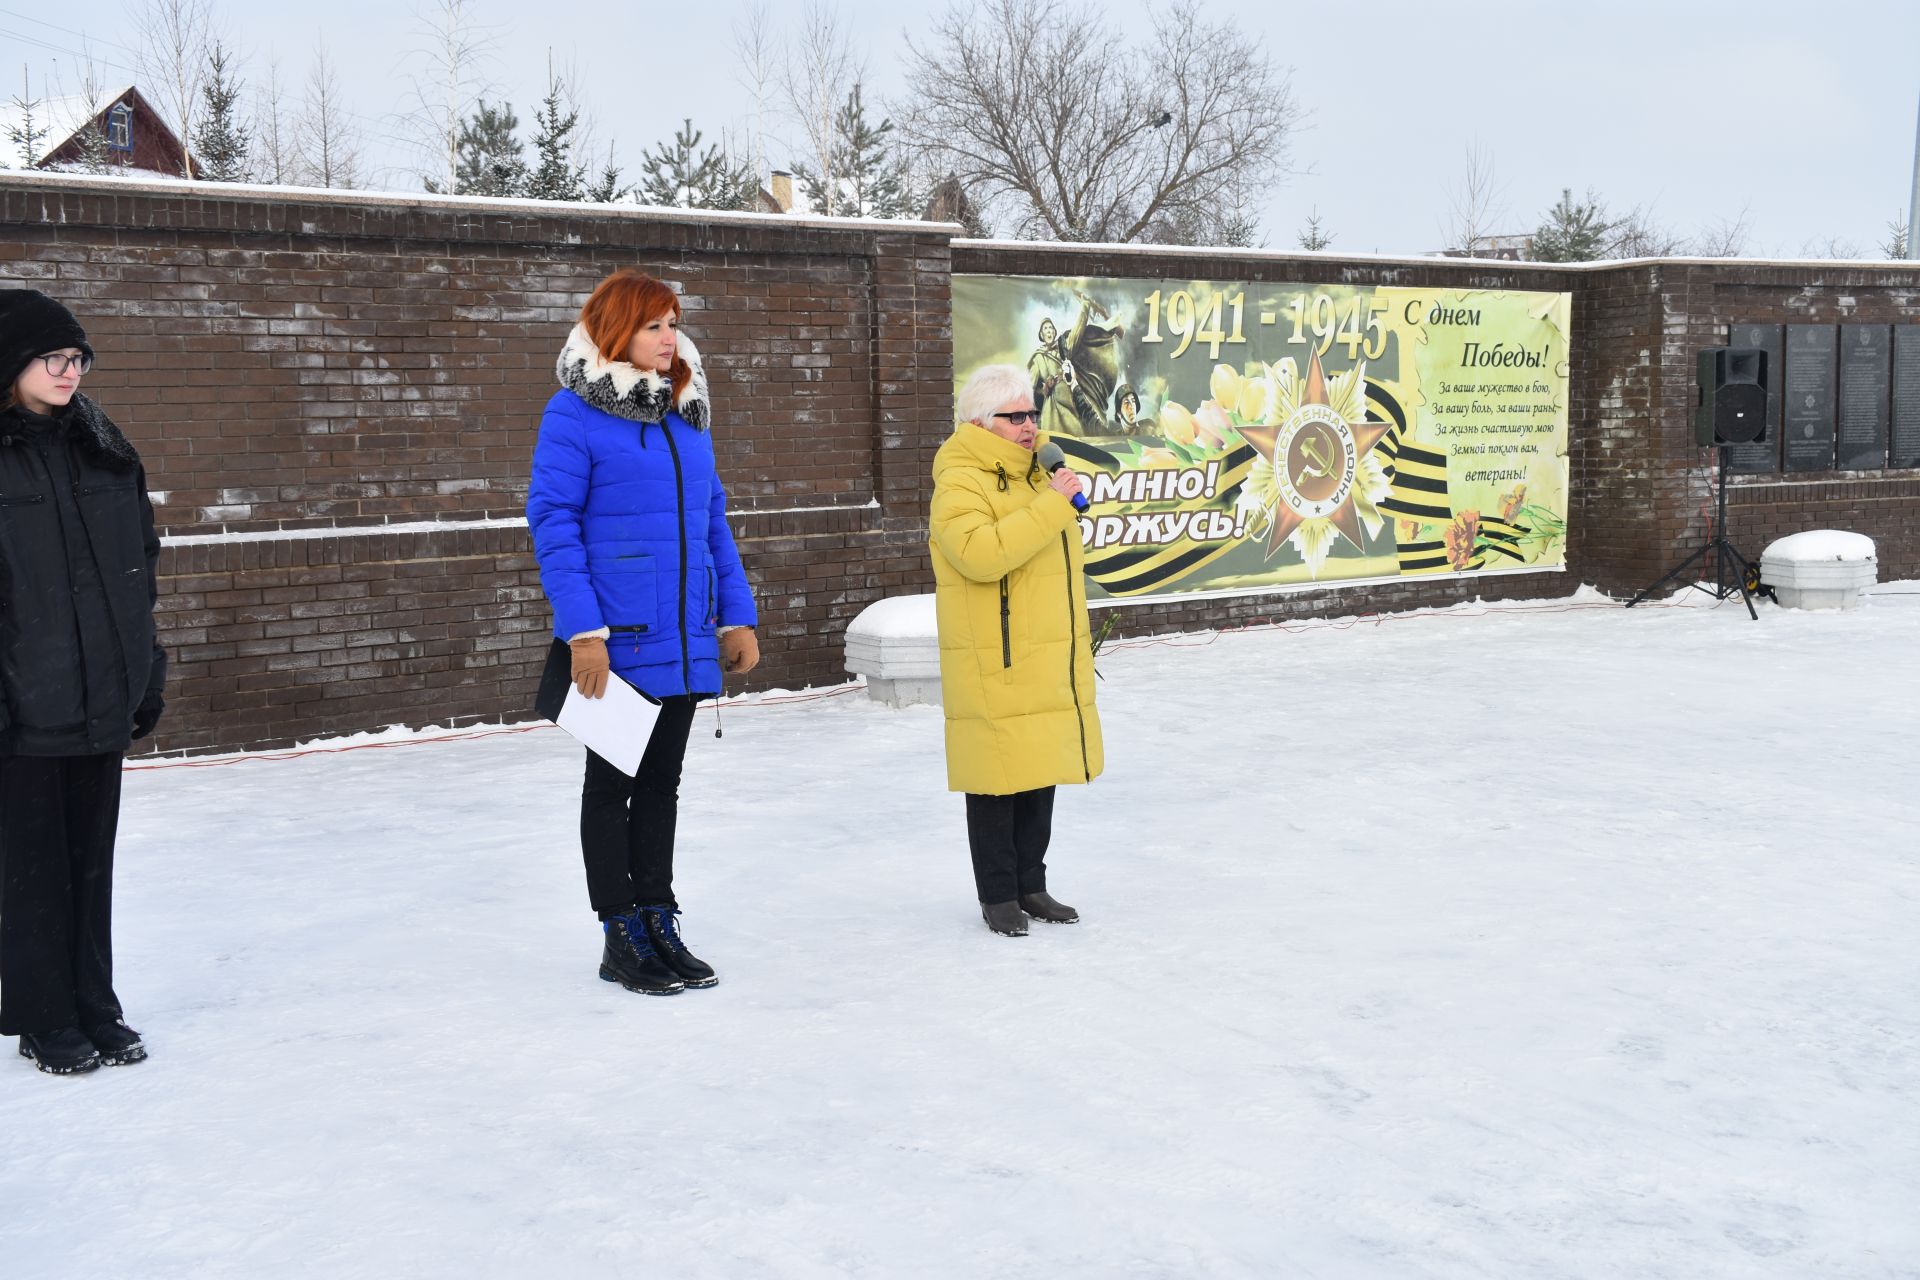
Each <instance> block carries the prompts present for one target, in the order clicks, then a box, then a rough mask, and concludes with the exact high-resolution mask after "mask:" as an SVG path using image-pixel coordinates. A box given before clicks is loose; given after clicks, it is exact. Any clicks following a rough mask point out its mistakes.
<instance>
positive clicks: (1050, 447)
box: [1033, 440, 1087, 511]
mask: <svg viewBox="0 0 1920 1280" xmlns="http://www.w3.org/2000/svg"><path fill="white" fill-rule="evenodd" d="M1033 456H1034V457H1036V458H1038V459H1039V460H1040V465H1041V466H1043V467H1045V468H1046V469H1047V474H1048V475H1052V474H1053V473H1054V472H1056V471H1058V470H1060V468H1062V467H1064V466H1066V465H1067V455H1066V454H1065V453H1063V452H1061V449H1060V446H1059V445H1057V444H1055V443H1054V442H1053V441H1051V440H1049V441H1047V442H1046V443H1045V444H1043V445H1041V446H1040V451H1039V452H1038V453H1036V454H1034V455H1033ZM1073 509H1074V510H1075V511H1085V510H1086V509H1087V495H1086V494H1084V493H1076V494H1074V495H1073Z"/></svg>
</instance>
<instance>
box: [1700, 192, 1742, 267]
mask: <svg viewBox="0 0 1920 1280" xmlns="http://www.w3.org/2000/svg"><path fill="white" fill-rule="evenodd" d="M1751 209H1752V206H1751V205H1742V206H1741V207H1740V213H1739V215H1738V216H1737V217H1733V218H1722V219H1720V221H1718V222H1716V223H1714V224H1713V225H1712V226H1709V227H1702V228H1701V230H1700V234H1699V235H1697V236H1695V237H1694V238H1693V240H1692V241H1691V242H1690V243H1689V244H1688V245H1687V252H1688V253H1690V254H1691V255H1692V256H1693V257H1696V258H1737V257H1739V256H1740V255H1741V254H1743V253H1745V252H1746V251H1747V239H1748V237H1749V236H1750V235H1752V233H1753V229H1752V225H1751V223H1750V221H1749V219H1748V214H1749V213H1750V211H1751Z"/></svg>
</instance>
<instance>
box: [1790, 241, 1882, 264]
mask: <svg viewBox="0 0 1920 1280" xmlns="http://www.w3.org/2000/svg"><path fill="white" fill-rule="evenodd" d="M1800 256H1801V257H1803V258H1837V259H1842V260H1847V261H1852V260H1856V259H1861V258H1866V257H1868V256H1869V255H1868V254H1867V252H1866V251H1865V250H1863V249H1862V248H1861V247H1860V242H1859V241H1858V240H1849V239H1847V238H1846V237H1845V236H1828V237H1827V238H1826V239H1824V240H1808V241H1806V242H1805V243H1803V244H1802V245H1801V246H1800Z"/></svg>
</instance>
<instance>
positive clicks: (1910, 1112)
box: [0, 584, 1920, 1280]
mask: <svg viewBox="0 0 1920 1280" xmlns="http://www.w3.org/2000/svg"><path fill="white" fill-rule="evenodd" d="M1900 589H1902V590H1912V591H1920V586H1915V585H1913V584H1908V585H1907V586H1906V587H1903V588H1900ZM1885 590H1886V589H1883V594H1881V595H1879V596H1876V598H1875V599H1874V600H1872V601H1871V602H1870V604H1869V606H1868V607H1866V608H1863V609H1861V610H1858V611H1856V612H1852V613H1824V614H1806V613H1794V612H1789V611H1785V610H1780V609H1775V608H1771V607H1768V608H1765V610H1764V611H1763V613H1762V614H1761V621H1760V623H1759V624H1757V625H1756V624H1755V623H1752V622H1750V621H1748V620H1747V617H1746V614H1745V611H1744V610H1743V609H1741V608H1740V607H1739V605H1738V602H1737V601H1736V602H1735V603H1734V605H1733V606H1731V607H1721V608H1715V607H1711V606H1710V605H1702V606H1701V607H1657V608H1642V609H1636V610H1633V611H1632V612H1626V611H1623V610H1621V609H1619V608H1617V607H1608V606H1602V605H1598V604H1595V603H1593V602H1591V600H1590V598H1589V603H1588V604H1587V606H1586V607H1578V608H1574V609H1566V608H1565V607H1564V606H1558V607H1555V608H1553V609H1538V608H1536V609H1524V608H1512V607H1509V608H1505V609H1497V608H1493V607H1471V608H1463V609H1459V610H1455V611H1452V612H1451V613H1447V614H1442V615H1432V614H1427V615H1414V616H1407V617H1400V618H1393V619H1389V620H1385V621H1383V622H1373V621H1365V622H1359V623H1352V624H1341V625H1333V626H1310V627H1304V628H1300V629H1295V630H1266V631H1254V632H1246V633H1239V634H1230V635H1224V636H1218V637H1206V636H1199V637H1181V638H1177V639H1174V640H1171V641H1168V642H1162V643H1153V644H1139V643H1135V644H1132V645H1129V646H1128V647H1125V648H1121V647H1118V646H1113V647H1110V649H1109V651H1108V652H1107V653H1105V654H1103V655H1102V657H1101V660H1100V667H1101V670H1102V672H1103V673H1104V675H1105V677H1106V679H1105V680H1104V681H1103V682H1102V683H1101V685H1100V699H1101V705H1102V711H1103V714H1104V717H1105V721H1106V726H1107V748H1108V760H1109V770H1108V774H1107V776H1106V777H1105V778H1103V779H1101V780H1100V781H1099V782H1098V783H1096V784H1095V785H1094V786H1092V787H1090V788H1066V789H1063V791H1062V793H1061V796H1060V801H1059V807H1058V829H1057V833H1056V840H1055V852H1054V855H1053V857H1052V859H1051V862H1052V869H1053V877H1052V879H1053V884H1052V887H1053V888H1054V890H1055V891H1056V892H1057V893H1058V894H1059V896H1060V897H1061V898H1063V899H1064V900H1066V901H1068V902H1072V903H1074V904H1076V905H1077V906H1078V907H1079V908H1080V909H1081V911H1082V912H1083V913H1084V915H1085V923H1083V924H1080V925H1077V926H1066V927H1046V926H1035V929H1034V933H1033V935H1032V936H1030V937H1028V938H1025V939H1019V940H1013V939H1004V938H999V937H995V936H993V935H992V934H989V933H988V932H987V931H986V929H985V928H984V927H983V926H982V925H981V923H980V920H979V918H978V915H977V913H976V911H975V909H974V906H973V903H972V901H971V898H972V893H971V882H970V879H969V874H968V863H967V854H966V847H965V842H964V835H963V827H962V820H961V804H960V801H959V799H958V798H957V797H954V796H950V795H948V794H947V793H946V792H945V791H944V790H943V773H942V766H941V756H940V716H939V712H938V711H936V710H933V709H925V708H915V709H910V710H906V711H893V710H888V709H886V708H884V707H880V706H876V705H873V704H871V703H869V702H868V701H867V700H866V699H865V698H864V697H862V696H842V697H830V698H823V699H819V700H814V701H808V702H801V703H791V704H784V705H783V704H780V703H778V702H776V701H775V700H773V699H767V700H763V701H762V702H760V703H759V704H757V705H747V706H739V707H729V708H728V710H727V713H726V721H725V723H726V737H725V739H724V740H723V741H719V742H716V741H715V740H714V739H713V737H712V723H713V721H712V715H711V713H710V712H703V713H702V716H701V719H700V720H699V722H698V723H697V724H696V727H695V731H694V733H695V736H694V745H693V748H692V751H691V755H690V759H689V763H688V770H687V779H686V782H685V784H684V787H683V790H684V792H685V799H684V804H683V809H682V818H681V860H680V868H681V869H680V876H679V885H680V890H681V898H682V901H683V903H684V905H685V906H686V908H687V913H688V914H687V923H688V933H689V937H690V939H691V940H692V942H693V943H694V945H695V949H696V950H697V951H698V952H699V953H700V954H702V955H704V956H706V957H707V958H708V959H710V960H712V961H713V962H714V963H715V965H716V966H717V967H718V968H719V969H720V972H721V975H722V981H721V985H720V986H719V987H717V988H715V989H713V990H710V991H694V992H687V993H685V994H682V995H679V996H675V997H671V998H667V999H657V998H647V997H644V996H638V995H631V994H628V993H626V992H624V991H622V990H620V989H619V988H618V987H615V986H612V985H609V984H606V983H602V982H600V981H598V980H597V979H596V977H595V975H594V965H595V961H596V958H597V955H598V949H599V930H598V928H597V926H596V925H595V923H594V921H593V918H592V917H591V915H590V914H589V913H588V911H587V909H586V903H585V892H584V889H583V886H582V877H581V871H580V867H579V857H578V853H577V850H576V846H575V842H574V830H575V818H576V807H575V806H576V799H575V797H576V794H577V790H578V782H579V775H580V771H581V770H580V759H579V755H578V752H577V750H576V749H575V748H574V747H573V746H572V745H571V744H570V743H569V742H568V740H567V739H566V738H565V737H564V736H563V735H561V734H560V733H558V732H557V731H554V730H551V729H543V730H539V731H535V732H528V733H518V734H496V735H495V736H492V737H486V738H480V739H477V740H470V741H447V740H441V741H437V742H431V743H423V744H419V745H405V746H398V747H395V746H376V747H371V748H369V749H361V750H354V751H346V752H340V753H336V754H321V755H309V756H306V757H303V758H298V759H288V760H281V761H271V762H258V761H248V762H242V763H233V764H225V765H217V766H214V767H202V768H180V767H174V768H168V769H157V770H150V771H144V772H135V773H131V774H129V776H128V780H127V783H128V785H127V796H126V813H127V817H126V821H125V825H124V828H123V841H122V848H121V858H120V869H119V885H118V900H117V904H116V905H117V917H118V919H117V925H118V941H119V957H118V958H119V971H120V990H121V994H122V996H123V997H124V998H125V1000H126V1003H127V1008H128V1011H129V1015H130V1017H131V1019H132V1021H133V1023H134V1025H135V1026H137V1027H139V1028H141V1029H142V1030H143V1031H144V1032H145V1033H146V1035H147V1038H148V1042H149V1044H150V1046H151V1048H152V1052H153V1058H152V1060H151V1061H150V1062H148V1063H146V1064H144V1065H141V1066H135V1067H127V1068H120V1069H114V1070H103V1071H100V1072H98V1073H96V1074H95V1075H93V1076H90V1077H86V1078H81V1079H73V1080H56V1079H53V1078H51V1077H47V1076H42V1075H38V1074H36V1073H35V1072H34V1071H33V1070H32V1069H31V1068H30V1067H29V1066H28V1065H27V1064H26V1063H25V1062H23V1061H21V1060H19V1059H16V1058H13V1057H12V1056H11V1055H12V1051H11V1048H9V1049H8V1057H7V1058H6V1059H5V1060H4V1062H0V1067H4V1069H0V1134H3V1135H4V1140H3V1141H0V1257H4V1260H5V1261H4V1263H0V1270H4V1272H5V1273H6V1274H7V1275H10V1276H21V1277H26V1276H78V1275H107V1274H113V1275H127V1276H142V1277H146V1276H196V1277H197V1276H247V1277H254V1276H287V1275H324V1276H380V1277H399V1276H407V1277H414V1276H454V1277H463V1278H464V1277H474V1276H534V1275H586V1274H605V1275H612V1276H635V1277H640V1276H670V1277H705V1276H718V1277H734V1276H739V1277H761V1276H774V1277H841V1276H874V1277H914V1278H917V1277H936V1278H940V1277H955V1278H959V1277H968V1278H972V1277H981V1276H1008V1275H1019V1276H1033V1277H1046V1278H1053V1277H1103V1278H1104V1277H1216V1276H1218V1277H1249V1278H1253V1277H1258V1278H1261V1280H1266V1278H1271V1277H1319V1278H1322V1280H1370V1278H1372V1277H1391V1278H1394V1280H1401V1278H1409V1277H1493V1278H1496V1280H1511V1278H1514V1277H1540V1278H1542V1280H1546V1278H1552V1280H1561V1278H1564V1277H1589V1276H1606V1277H1634V1278H1639V1277H1675V1278H1682V1277H1684V1278H1686V1280H1699V1278H1701V1277H1745V1276H1762V1277H1783V1278H1784V1277H1792V1278H1793V1280H1805V1278H1808V1277H1835V1278H1838V1277H1845V1278H1846V1280H1865V1278H1870V1277H1894V1276H1907V1277H1912V1276H1915V1275H1920V1213H1917V1212H1916V1206H1920V1104H1917V1103H1916V1094H1917V1093H1920V1063H1917V1060H1916V1034H1917V1033H1920V983H1917V982H1916V974H1917V973H1920V929H1917V928H1916V915H1917V912H1916V908H1917V907H1920V875H1916V861H1917V858H1916V852H1915V849H1916V841H1915V839H1914V834H1913V833H1914V830H1915V826H1916V822H1917V821H1920V792H1917V791H1916V788H1915V786H1914V772H1913V759H1914V756H1913V746H1914V735H1915V724H1916V713H1920V687H1917V686H1916V684H1915V682H1914V681H1913V680H1912V679H1910V678H1909V675H1910V672H1911V669H1912V661H1913V655H1914V654H1915V653H1916V652H1920V599H1915V598H1908V597H1905V596H1900V595H1892V594H1884V592H1885ZM1689 594H1694V595H1695V597H1696V598H1700V597H1697V594H1696V593H1689ZM7 1064H11V1065H10V1066H8V1065H7ZM590 1268H591V1270H590Z"/></svg>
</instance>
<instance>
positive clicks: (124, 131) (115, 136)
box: [107, 102, 133, 151]
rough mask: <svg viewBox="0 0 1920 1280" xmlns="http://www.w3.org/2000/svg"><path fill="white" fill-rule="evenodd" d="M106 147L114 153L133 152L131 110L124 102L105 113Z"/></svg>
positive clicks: (116, 104)
mask: <svg viewBox="0 0 1920 1280" xmlns="http://www.w3.org/2000/svg"><path fill="white" fill-rule="evenodd" d="M107 145H108V146H110V147H112V148H113V149H114V150H115V151H132V150H133V108H132V107H130V106H128V105H127V104H126V103H124V102H119V103H115V104H114V107H113V110H111V111H109V112H107Z"/></svg>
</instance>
